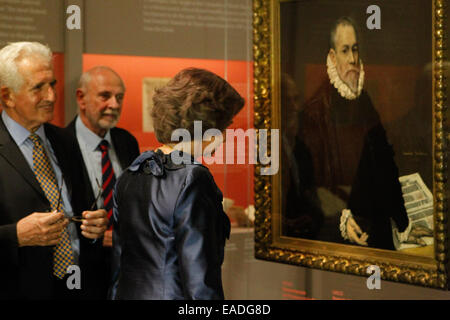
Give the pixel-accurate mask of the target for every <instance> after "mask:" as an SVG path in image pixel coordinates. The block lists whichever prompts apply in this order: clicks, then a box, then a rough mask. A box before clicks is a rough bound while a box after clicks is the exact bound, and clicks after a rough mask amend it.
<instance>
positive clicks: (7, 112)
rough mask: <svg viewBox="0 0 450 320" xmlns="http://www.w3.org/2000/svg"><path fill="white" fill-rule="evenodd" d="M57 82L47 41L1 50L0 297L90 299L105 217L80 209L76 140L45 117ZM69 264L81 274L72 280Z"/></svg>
mask: <svg viewBox="0 0 450 320" xmlns="http://www.w3.org/2000/svg"><path fill="white" fill-rule="evenodd" d="M55 86H56V79H55V76H54V73H53V63H52V52H51V51H50V49H49V48H48V47H46V46H44V45H42V44H40V43H37V42H16V43H12V44H9V45H7V46H6V47H4V48H2V49H1V50H0V102H1V105H2V108H3V111H2V113H1V115H0V261H1V263H0V299H72V298H89V297H95V294H91V293H92V290H94V291H95V287H96V286H97V284H96V283H95V282H96V274H95V271H93V270H94V269H95V267H96V264H97V263H96V262H95V261H93V260H91V258H90V257H95V256H96V255H97V253H96V251H98V249H97V247H99V246H98V244H97V242H100V241H96V239H99V238H101V237H102V236H103V233H104V231H105V230H106V227H107V224H108V219H107V216H106V215H107V214H106V211H105V210H103V209H100V210H96V211H85V210H86V209H87V208H86V206H85V202H84V200H83V198H82V197H81V196H82V192H81V189H80V188H81V187H82V184H81V180H80V178H78V176H79V174H78V172H77V171H79V170H78V166H79V164H78V159H77V157H76V154H75V144H74V143H72V142H71V141H73V140H71V139H70V137H69V136H68V135H67V134H65V133H64V131H63V129H61V128H58V127H55V126H53V125H50V124H48V123H47V122H49V121H51V120H52V118H53V110H54V104H55V101H56V90H55ZM74 216H78V217H80V218H82V219H81V221H82V222H81V225H80V224H78V223H75V222H74V221H73V220H72V218H73V217H74ZM75 266H78V268H76V267H75ZM70 270H75V272H79V274H78V275H79V276H80V278H81V279H80V283H78V284H77V285H75V286H71V285H69V282H70V281H71V271H70ZM76 270H78V271H76ZM75 281H76V280H75Z"/></svg>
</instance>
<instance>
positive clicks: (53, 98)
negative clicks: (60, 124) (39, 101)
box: [45, 86, 56, 102]
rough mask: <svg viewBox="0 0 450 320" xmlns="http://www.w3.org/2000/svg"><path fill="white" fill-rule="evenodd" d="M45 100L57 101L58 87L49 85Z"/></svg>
mask: <svg viewBox="0 0 450 320" xmlns="http://www.w3.org/2000/svg"><path fill="white" fill-rule="evenodd" d="M45 100H47V101H51V102H55V101H56V89H55V87H53V86H48V89H47V92H46V97H45Z"/></svg>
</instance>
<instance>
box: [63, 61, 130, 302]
mask: <svg viewBox="0 0 450 320" xmlns="http://www.w3.org/2000/svg"><path fill="white" fill-rule="evenodd" d="M76 95H77V103H78V106H79V115H78V116H77V117H76V118H75V119H74V120H73V121H72V122H71V123H70V124H69V125H68V126H67V128H66V130H67V132H68V133H69V134H70V135H71V136H72V137H73V138H75V139H76V141H77V150H78V153H79V154H80V155H81V157H82V159H83V163H82V166H83V170H82V179H83V181H84V183H85V185H87V186H90V188H89V187H87V188H85V193H84V196H85V199H86V200H87V202H88V203H92V204H93V206H94V207H96V208H104V209H105V210H106V211H107V213H108V218H110V217H111V215H112V208H113V199H112V194H113V188H114V185H115V182H116V179H117V178H118V177H119V176H120V174H121V173H122V171H123V170H124V169H126V168H127V167H128V166H129V165H130V164H131V163H132V161H133V160H134V159H135V158H136V157H137V156H139V146H138V142H137V140H136V138H135V137H134V136H133V135H132V134H130V133H129V132H128V131H127V130H124V129H121V128H117V127H116V124H117V122H118V121H119V118H120V114H121V112H122V107H123V99H124V95H125V85H124V83H123V81H122V79H121V77H120V76H119V75H118V74H117V73H116V72H115V71H114V70H113V69H111V68H109V67H106V66H96V67H94V68H92V69H90V70H88V71H86V72H84V73H83V74H82V75H81V77H80V81H79V85H78V89H77V92H76ZM103 246H104V249H103V259H104V263H105V276H106V278H105V282H104V283H105V286H104V289H105V294H106V290H107V288H108V285H109V282H110V277H111V271H110V267H111V254H112V253H111V250H112V248H111V247H112V226H111V225H110V226H109V227H108V230H107V231H106V232H105V235H104V238H103ZM105 297H106V295H105Z"/></svg>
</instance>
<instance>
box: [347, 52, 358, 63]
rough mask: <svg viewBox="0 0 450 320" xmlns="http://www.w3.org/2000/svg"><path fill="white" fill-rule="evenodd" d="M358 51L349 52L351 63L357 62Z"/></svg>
mask: <svg viewBox="0 0 450 320" xmlns="http://www.w3.org/2000/svg"><path fill="white" fill-rule="evenodd" d="M356 59H357V58H356V52H350V54H349V61H348V62H349V63H351V64H355V63H356Z"/></svg>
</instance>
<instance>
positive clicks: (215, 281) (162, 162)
mask: <svg viewBox="0 0 450 320" xmlns="http://www.w3.org/2000/svg"><path fill="white" fill-rule="evenodd" d="M173 155H177V156H178V158H177V159H178V160H176V161H175V160H174V159H175V158H174V157H172V156H173ZM180 158H181V159H183V163H179V162H180V161H179V159H180ZM113 227H114V229H113V243H114V252H115V254H116V256H117V257H120V258H117V259H115V260H116V262H115V263H114V264H115V265H114V266H113V268H114V269H113V270H116V272H117V274H118V279H117V283H116V286H115V288H116V289H117V291H116V292H115V299H139V300H142V299H152V300H153V299H164V300H174V299H177V300H178V299H202V300H210V299H215V300H216V299H219V300H220V299H224V294H223V288H222V275H221V266H222V263H223V259H224V247H225V241H226V238H229V234H230V221H229V219H228V217H227V216H226V214H225V213H224V211H223V209H222V193H221V192H220V190H219V188H218V187H217V186H216V184H215V182H214V179H213V177H212V175H211V173H210V172H209V170H208V169H207V168H206V167H205V166H203V165H201V164H199V163H197V162H195V161H194V159H193V158H192V157H191V156H190V155H188V154H186V153H185V154H183V153H182V152H179V151H174V152H172V153H171V154H170V155H165V154H163V153H162V152H161V151H157V152H154V151H147V152H144V153H142V154H141V155H140V156H139V157H138V158H136V160H135V161H134V162H133V163H132V165H131V166H130V167H129V168H128V169H127V170H126V171H125V172H124V173H123V174H122V175H121V176H120V178H119V179H118V181H117V184H116V188H115V192H114V215H113Z"/></svg>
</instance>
